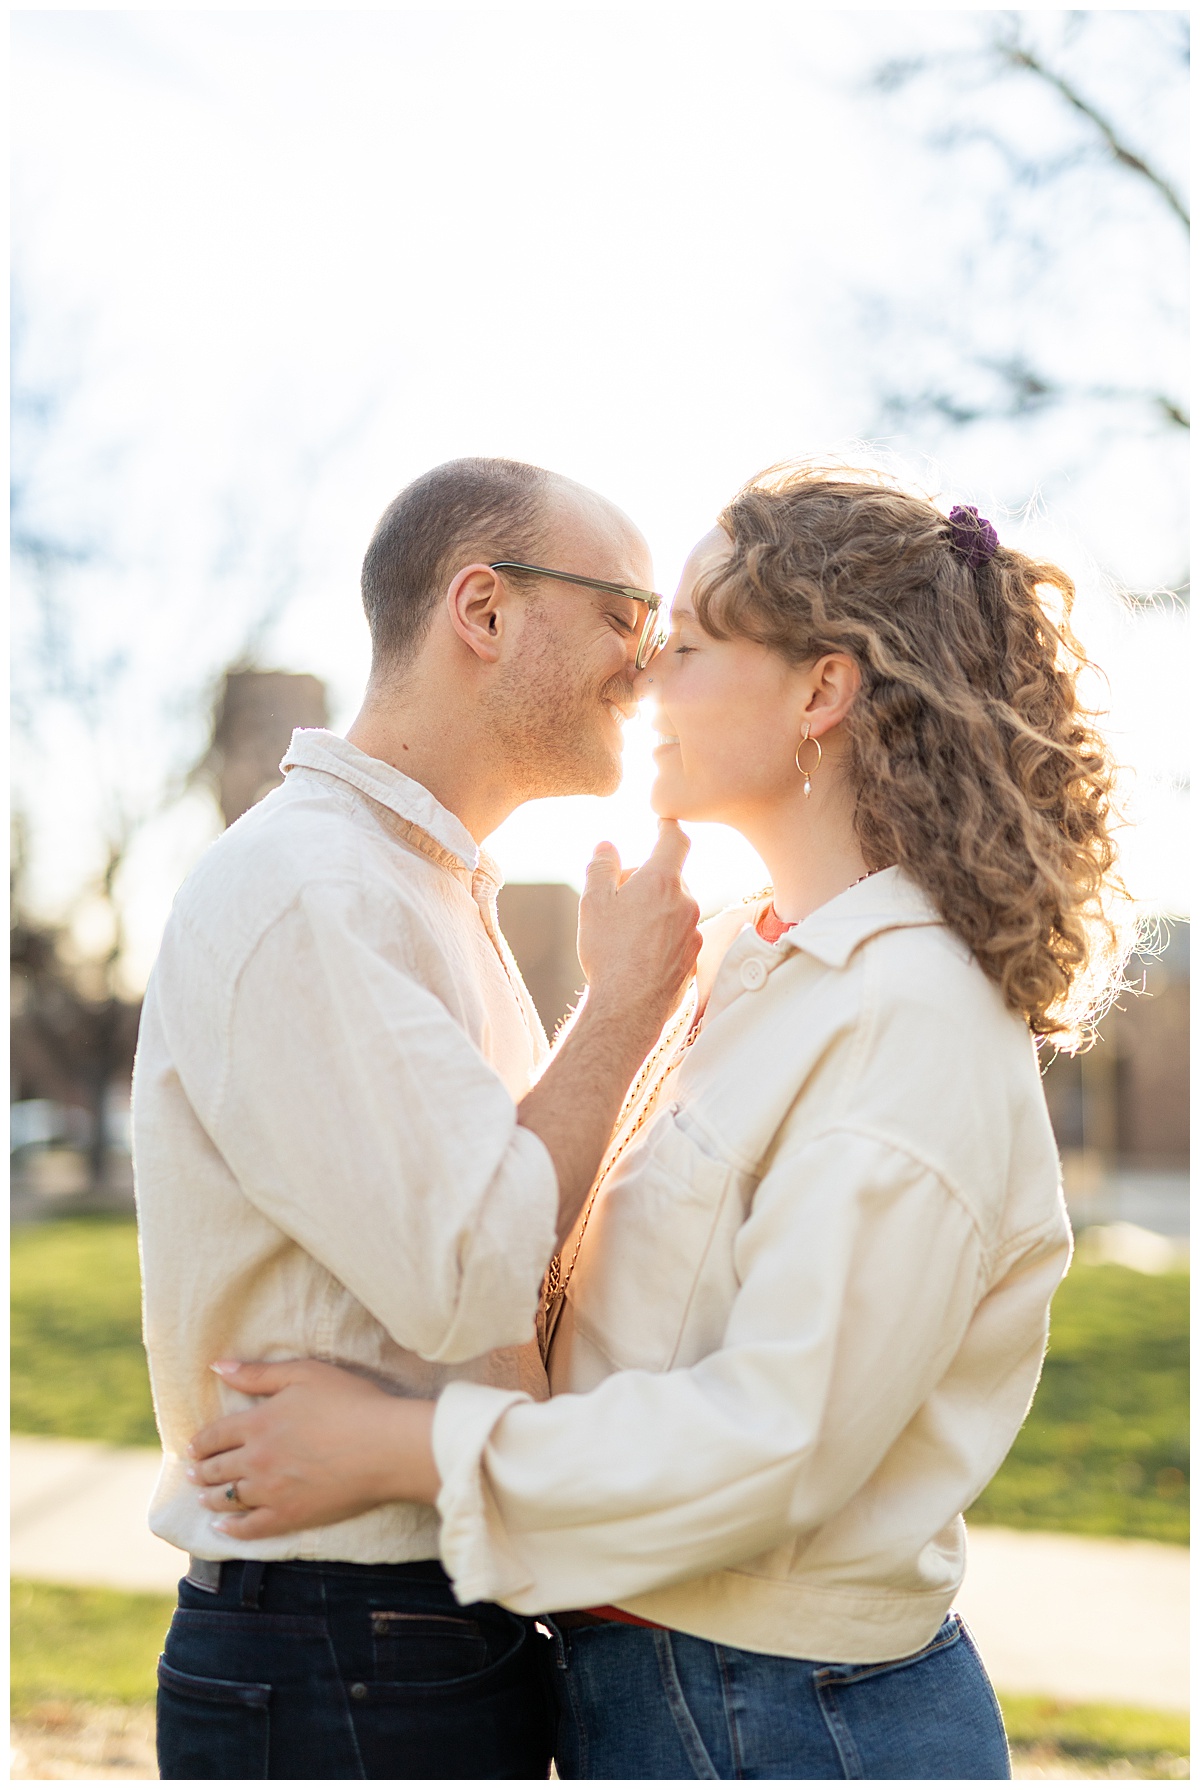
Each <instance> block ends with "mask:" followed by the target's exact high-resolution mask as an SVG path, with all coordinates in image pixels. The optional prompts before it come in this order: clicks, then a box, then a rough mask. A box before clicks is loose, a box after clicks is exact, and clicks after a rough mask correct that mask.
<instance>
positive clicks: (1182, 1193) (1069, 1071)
mask: <svg viewBox="0 0 1200 1790" xmlns="http://www.w3.org/2000/svg"><path fill="white" fill-rule="evenodd" d="M1127 974H1128V979H1129V981H1130V982H1131V983H1132V984H1133V986H1134V989H1135V990H1136V991H1137V992H1131V993H1129V994H1126V995H1124V996H1122V998H1121V1000H1120V1001H1119V1003H1118V1004H1117V1005H1116V1006H1115V1007H1114V1008H1113V1009H1112V1010H1111V1011H1110V1012H1109V1013H1108V1014H1107V1015H1106V1016H1105V1019H1104V1021H1103V1023H1102V1026H1101V1038H1100V1041H1099V1042H1098V1043H1097V1044H1096V1046H1095V1047H1094V1049H1092V1050H1090V1051H1086V1052H1084V1053H1083V1054H1082V1055H1080V1056H1077V1057H1064V1056H1058V1057H1054V1058H1053V1059H1052V1060H1051V1061H1050V1062H1049V1064H1048V1066H1047V1068H1046V1074H1045V1087H1046V1099H1047V1102H1048V1104H1049V1107H1050V1117H1051V1120H1052V1121H1053V1124H1054V1131H1055V1136H1056V1137H1057V1138H1058V1143H1059V1148H1060V1150H1061V1151H1062V1157H1063V1182H1064V1186H1065V1188H1066V1191H1067V1198H1068V1202H1069V1204H1070V1206H1071V1211H1072V1215H1073V1217H1074V1218H1075V1220H1076V1222H1077V1223H1078V1224H1097V1223H1112V1222H1115V1221H1117V1220H1122V1221H1129V1222H1132V1223H1136V1224H1142V1225H1144V1226H1145V1227H1146V1228H1147V1229H1149V1230H1156V1231H1163V1232H1166V1233H1168V1234H1175V1235H1179V1236H1184V1235H1186V1234H1187V1231H1188V1161H1189V1119H1190V1110H1189V1109H1190V1051H1189V1025H1188V1018H1189V1010H1190V992H1191V928H1190V926H1189V924H1188V923H1187V922H1186V921H1179V920H1173V921H1171V922H1170V923H1169V932H1168V936H1167V938H1166V942H1165V944H1164V945H1163V947H1162V949H1161V950H1159V951H1157V952H1154V953H1147V954H1146V955H1144V956H1141V957H1138V958H1135V960H1134V962H1133V963H1132V964H1131V965H1130V968H1129V970H1128V972H1127Z"/></svg>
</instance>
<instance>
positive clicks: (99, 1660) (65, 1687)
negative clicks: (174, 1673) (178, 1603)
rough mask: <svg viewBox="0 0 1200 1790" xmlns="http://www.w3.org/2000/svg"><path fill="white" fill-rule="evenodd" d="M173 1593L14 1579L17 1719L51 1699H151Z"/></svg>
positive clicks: (14, 1698)
mask: <svg viewBox="0 0 1200 1790" xmlns="http://www.w3.org/2000/svg"><path fill="white" fill-rule="evenodd" d="M174 1608H175V1599H174V1598H173V1597H144V1596H141V1595H138V1594H135V1593H133V1592H129V1591H100V1590H93V1589H84V1588H83V1587H77V1586H74V1585H37V1584H32V1583H30V1582H29V1581H28V1580H25V1579H14V1580H13V1584H12V1654H11V1665H10V1684H11V1691H12V1714H13V1719H14V1720H15V1721H20V1720H22V1719H23V1718H26V1717H28V1716H29V1714H30V1713H31V1712H32V1711H33V1710H34V1709H36V1708H37V1706H38V1705H39V1704H46V1703H80V1702H82V1703H151V1702H153V1700H154V1695H155V1663H156V1661H157V1659H158V1656H159V1654H160V1653H161V1652H162V1645H163V1640H164V1638H165V1636H166V1632H167V1629H168V1627H169V1626H170V1622H171V1612H172V1610H173V1609H174Z"/></svg>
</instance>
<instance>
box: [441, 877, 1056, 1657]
mask: <svg viewBox="0 0 1200 1790" xmlns="http://www.w3.org/2000/svg"><path fill="white" fill-rule="evenodd" d="M760 906H761V904H760ZM758 911H759V910H758V909H754V910H747V909H745V908H743V909H742V910H740V911H739V912H738V913H736V914H735V915H733V916H732V919H731V917H730V916H722V917H720V918H719V919H718V920H717V921H716V922H713V923H711V924H710V928H709V931H710V934H711V941H710V942H711V946H712V948H713V949H714V950H715V951H716V953H717V955H718V956H719V955H720V952H721V950H722V949H723V947H724V945H725V943H726V941H727V940H728V939H729V938H730V935H731V934H733V935H735V936H733V937H732V943H730V944H729V946H728V950H727V951H725V954H724V957H723V960H722V961H721V962H720V968H719V970H718V971H717V974H716V977H715V981H714V983H713V987H712V992H711V995H710V996H709V999H708V1003H707V1007H706V1010H705V1015H704V1023H703V1027H702V1029H701V1031H700V1032H699V1035H698V1037H697V1039H696V1041H695V1043H694V1044H693V1045H692V1046H691V1048H690V1050H688V1051H687V1052H686V1053H685V1054H684V1055H683V1057H682V1059H681V1060H680V1061H679V1062H678V1064H677V1066H676V1067H675V1068H674V1069H673V1070H672V1071H671V1073H670V1074H669V1076H668V1077H667V1079H666V1081H665V1083H664V1084H663V1086H662V1090H661V1092H660V1094H659V1096H658V1099H657V1104H656V1107H655V1111H654V1115H653V1117H652V1118H651V1119H650V1121H649V1122H648V1123H647V1124H645V1125H644V1127H643V1128H642V1129H641V1130H640V1131H639V1132H638V1133H637V1135H636V1138H635V1139H634V1141H633V1142H632V1143H631V1145H630V1147H629V1148H628V1149H627V1150H626V1152H625V1153H624V1155H623V1156H622V1157H621V1158H620V1159H619V1161H618V1163H617V1165H616V1167H615V1168H614V1170H613V1171H612V1173H611V1174H610V1176H609V1177H608V1179H607V1181H606V1183H605V1185H604V1187H603V1189H602V1192H601V1195H600V1197H599V1199H598V1200H597V1203H596V1207H595V1210H594V1212H593V1215H592V1218H591V1220H590V1223H589V1224H588V1226H587V1228H586V1231H585V1232H584V1234H583V1239H582V1246H581V1249H580V1252H579V1258H578V1263H577V1266H576V1268H575V1272H574V1275H573V1277H572V1279H571V1282H570V1287H569V1292H568V1300H567V1308H566V1311H565V1313H564V1316H563V1319H562V1321H561V1323H560V1325H559V1329H558V1333H557V1335H556V1338H555V1345H554V1352H553V1355H552V1360H551V1388H552V1391H553V1392H554V1393H556V1394H561V1396H555V1397H553V1398H551V1400H550V1402H549V1403H548V1404H541V1405H535V1404H532V1403H529V1402H528V1401H525V1400H523V1399H522V1397H521V1395H520V1394H519V1393H511V1392H504V1391H500V1390H495V1389H490V1388H485V1387H480V1386H467V1385H455V1386H451V1387H449V1388H447V1389H446V1390H445V1391H444V1392H443V1393H442V1395H441V1397H440V1398H439V1401H438V1408H437V1415H436V1419H435V1430H434V1447H435V1452H436V1455H437V1460H438V1466H439V1468H440V1471H441V1474H442V1479H443V1491H442V1495H441V1499H440V1504H439V1508H440V1510H441V1513H442V1518H443V1526H442V1557H443V1559H444V1561H445V1562H446V1565H447V1567H448V1569H449V1571H450V1572H451V1574H452V1576H453V1579H454V1584H455V1589H456V1591H457V1594H458V1596H459V1597H460V1599H462V1600H463V1601H470V1600H471V1599H474V1598H495V1599H499V1600H500V1601H502V1602H504V1603H506V1604H508V1605H509V1606H511V1607H512V1608H513V1609H516V1610H521V1611H526V1612H535V1611H539V1610H554V1609H565V1608H571V1607H580V1606H586V1605H589V1604H597V1603H610V1604H611V1603H616V1604H619V1605H620V1606H622V1607H624V1608H626V1609H628V1610H630V1611H632V1612H633V1613H635V1614H637V1615H640V1616H644V1617H647V1618H649V1619H651V1620H652V1621H654V1622H659V1623H663V1624H666V1625H667V1626H669V1627H672V1628H678V1629H682V1630H684V1631H686V1632H688V1633H690V1634H694V1635H699V1636H703V1637H705V1638H707V1639H709V1640H712V1641H718V1642H724V1643H727V1644H729V1645H731V1646H736V1647H742V1648H748V1649H750V1650H753V1651H758V1652H764V1653H775V1654H784V1655H789V1656H791V1657H794V1658H810V1659H824V1660H842V1661H848V1662H871V1661H878V1660H884V1659H891V1658H896V1657H899V1656H902V1655H904V1654H907V1653H910V1652H912V1651H914V1650H916V1649H918V1648H920V1647H922V1646H924V1645H925V1644H926V1643H927V1642H928V1641H929V1640H930V1639H931V1638H932V1636H933V1635H934V1634H935V1633H936V1631H937V1629H938V1627H939V1625H940V1624H941V1622H942V1621H943V1619H944V1617H945V1615H946V1612H947V1610H948V1608H949V1606H950V1603H951V1600H952V1599H953V1597H954V1594H955V1591H956V1590H957V1588H958V1586H959V1584H960V1582H961V1580H962V1576H963V1569H964V1540H965V1538H964V1526H963V1521H962V1516H961V1514H960V1513H961V1512H962V1511H963V1510H964V1509H965V1508H966V1507H967V1506H968V1505H969V1504H970V1503H971V1501H972V1500H973V1499H974V1498H975V1497H976V1496H977V1495H978V1494H979V1492H980V1491H981V1490H982V1489H983V1487H984V1486H985V1485H986V1484H987V1482H988V1480H989V1479H990V1478H991V1477H992V1475H993V1474H994V1473H995V1471H996V1469H997V1468H998V1467H999V1465H1000V1463H1001V1461H1002V1460H1003V1459H1004V1456H1005V1454H1006V1453H1007V1452H1008V1449H1009V1448H1010V1446H1011V1445H1012V1441H1013V1438H1014V1437H1015V1435H1016V1433H1017V1430H1018V1429H1019V1427H1020V1425H1021V1421H1022V1419H1023V1417H1024V1416H1025V1413H1026V1411H1027V1409H1028V1407H1029V1402H1030V1399H1031V1398H1032V1395H1033V1391H1034V1388H1035V1386H1036V1384H1037V1379H1038V1374H1039V1371H1040V1367H1041V1361H1042V1356H1043V1352H1044V1349H1045V1342H1046V1333H1047V1313H1048V1307H1049V1302H1050V1296H1051V1294H1052V1293H1053V1291H1054V1289H1055V1287H1056V1286H1057V1284H1058V1282H1059V1280H1060V1278H1061V1276H1062V1274H1063V1272H1064V1271H1065V1268H1066V1265H1067V1261H1068V1259H1069V1254H1070V1231H1069V1228H1068V1224H1067V1218H1066V1212H1065V1209H1064V1206H1063V1202H1062V1196H1061V1193H1060V1191H1059V1173H1058V1160H1057V1154H1056V1150H1055V1144H1054V1138H1053V1134H1052V1132H1051V1129H1050V1122H1049V1119H1048V1116H1047V1112H1046V1104H1045V1100H1044V1098H1043V1095H1042V1087H1041V1081H1040V1078H1039V1073H1038V1064H1037V1058H1036V1054H1035V1050H1034V1043H1033V1039H1032V1038H1031V1036H1030V1033H1029V1030H1028V1027H1027V1026H1026V1025H1025V1024H1024V1023H1023V1022H1022V1021H1021V1020H1020V1019H1019V1018H1017V1017H1016V1016H1014V1015H1013V1014H1012V1013H1010V1012H1009V1011H1008V1010H1007V1009H1006V1008H1005V1006H1004V1003H1003V1001H1002V1000H1001V998H1000V995H999V992H998V991H997V989H996V988H995V987H994V986H993V985H992V983H990V982H989V981H988V980H987V978H986V977H985V976H984V974H983V972H982V971H981V970H980V969H979V967H978V965H977V964H976V963H975V962H974V960H973V959H972V957H971V956H970V954H969V953H968V951H967V949H966V948H965V946H964V945H962V944H961V943H960V942H959V940H958V939H957V938H956V937H955V936H954V935H953V934H952V933H951V932H950V931H949V930H948V929H947V928H946V927H945V926H944V925H942V924H941V923H940V922H939V920H938V917H937V915H936V913H935V912H934V911H933V910H932V908H931V907H930V905H929V903H928V902H927V901H926V899H925V897H924V896H923V895H922V894H921V893H920V891H919V890H918V889H917V888H916V887H915V886H914V885H913V884H912V883H911V882H910V881H908V880H907V879H906V878H905V877H904V876H903V875H902V874H901V873H900V872H899V871H897V870H894V869H893V870H886V871H882V872H880V873H879V874H878V875H876V876H873V877H871V878H870V879H869V880H867V881H866V882H863V883H861V884H859V885H858V886H857V887H855V888H852V889H850V890H847V891H846V893H844V894H842V895H840V896H838V897H837V898H836V899H835V900H833V901H830V902H828V903H827V904H826V905H825V906H824V907H822V908H820V909H819V910H818V911H817V912H815V913H813V914H812V915H810V916H809V918H808V919H806V920H805V921H803V922H802V923H801V924H800V925H798V926H796V927H794V928H793V929H792V930H791V931H790V932H788V933H786V934H785V935H784V936H783V938H782V939H781V940H780V941H779V942H778V944H775V945H770V944H767V943H766V942H765V941H764V940H763V939H762V938H760V937H759V935H758V934H757V933H756V932H755V930H754V929H753V926H752V925H750V924H747V923H746V920H747V916H749V918H750V919H753V918H754V917H755V915H756V913H757V912H758ZM570 1249H571V1246H570V1245H568V1251H567V1252H566V1253H567V1258H568V1259H569V1254H570Z"/></svg>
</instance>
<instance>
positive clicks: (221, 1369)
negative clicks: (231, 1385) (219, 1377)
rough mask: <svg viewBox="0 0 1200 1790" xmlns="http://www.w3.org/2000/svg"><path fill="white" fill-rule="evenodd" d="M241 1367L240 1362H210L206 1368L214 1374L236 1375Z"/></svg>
mask: <svg viewBox="0 0 1200 1790" xmlns="http://www.w3.org/2000/svg"><path fill="white" fill-rule="evenodd" d="M241 1365H242V1364H241V1362H240V1361H210V1362H209V1364H208V1368H209V1372H210V1373H214V1374H236V1372H237V1370H238V1368H239V1367H240V1366H241Z"/></svg>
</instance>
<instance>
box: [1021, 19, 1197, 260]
mask: <svg viewBox="0 0 1200 1790" xmlns="http://www.w3.org/2000/svg"><path fill="white" fill-rule="evenodd" d="M996 49H997V51H998V52H999V54H1000V55H1001V56H1003V57H1004V58H1005V60H1006V61H1007V62H1008V63H1009V64H1010V65H1011V66H1012V67H1013V68H1016V69H1023V70H1024V71H1025V72H1026V73H1028V74H1031V75H1035V76H1036V77H1037V79H1038V80H1040V81H1044V82H1045V83H1046V85H1047V86H1048V87H1052V88H1053V89H1054V91H1055V92H1056V93H1057V94H1059V95H1060V97H1061V98H1062V99H1064V100H1065V101H1066V103H1067V104H1068V105H1069V106H1071V107H1072V108H1073V109H1074V110H1075V111H1076V112H1078V113H1079V114H1080V116H1081V117H1083V118H1086V119H1087V120H1088V122H1089V123H1090V124H1091V125H1092V126H1093V127H1094V128H1095V130H1096V132H1097V133H1098V135H1099V136H1100V137H1101V138H1102V140H1103V142H1104V144H1105V147H1106V148H1107V149H1108V152H1109V154H1110V155H1111V156H1112V158H1113V160H1114V161H1116V162H1119V163H1120V165H1121V166H1122V167H1123V168H1128V169H1129V170H1130V172H1131V173H1133V174H1139V175H1141V177H1142V179H1143V180H1148V181H1149V182H1150V185H1151V186H1153V187H1155V188H1157V190H1158V192H1159V193H1161V195H1162V197H1163V198H1164V199H1165V200H1166V202H1167V204H1168V205H1169V206H1170V208H1171V210H1172V211H1173V212H1174V213H1175V215H1176V217H1177V218H1178V219H1179V220H1180V222H1181V223H1182V224H1183V225H1184V227H1185V228H1187V229H1190V228H1191V222H1192V220H1191V217H1190V216H1189V213H1188V209H1187V206H1186V205H1185V204H1184V202H1183V200H1182V198H1181V197H1180V196H1179V194H1178V193H1177V192H1176V191H1175V188H1174V187H1173V186H1172V185H1171V182H1170V181H1169V180H1168V179H1167V178H1166V176H1165V175H1164V174H1160V173H1159V172H1158V170H1157V169H1156V168H1152V167H1151V166H1150V164H1149V162H1148V161H1146V159H1145V157H1144V156H1140V155H1138V154H1137V152H1136V151H1135V150H1133V149H1131V148H1130V147H1129V145H1128V143H1123V142H1122V141H1121V138H1120V137H1119V136H1118V134H1117V131H1116V128H1115V127H1114V126H1113V124H1112V123H1111V122H1110V121H1109V120H1108V119H1107V118H1106V117H1105V116H1104V114H1103V113H1102V112H1101V111H1100V109H1099V107H1098V106H1096V105H1094V104H1093V103H1092V101H1091V100H1088V99H1085V98H1084V96H1083V95H1082V94H1081V93H1080V92H1079V90H1078V88H1077V87H1075V86H1074V85H1073V84H1072V83H1071V82H1070V81H1068V80H1067V78H1066V76H1065V75H1061V74H1059V73H1058V71H1057V70H1056V69H1053V68H1051V67H1049V65H1048V64H1047V63H1046V62H1044V61H1043V60H1042V58H1041V57H1040V56H1039V55H1038V54H1037V52H1036V51H1035V50H1031V49H1030V48H1029V47H1028V45H1027V44H1022V43H1019V42H1017V41H1016V40H1015V38H1014V39H1009V40H1007V41H1006V40H1005V39H1004V38H997V40H996Z"/></svg>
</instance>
